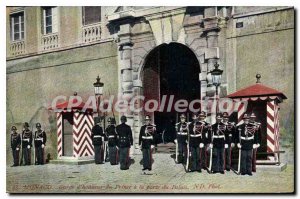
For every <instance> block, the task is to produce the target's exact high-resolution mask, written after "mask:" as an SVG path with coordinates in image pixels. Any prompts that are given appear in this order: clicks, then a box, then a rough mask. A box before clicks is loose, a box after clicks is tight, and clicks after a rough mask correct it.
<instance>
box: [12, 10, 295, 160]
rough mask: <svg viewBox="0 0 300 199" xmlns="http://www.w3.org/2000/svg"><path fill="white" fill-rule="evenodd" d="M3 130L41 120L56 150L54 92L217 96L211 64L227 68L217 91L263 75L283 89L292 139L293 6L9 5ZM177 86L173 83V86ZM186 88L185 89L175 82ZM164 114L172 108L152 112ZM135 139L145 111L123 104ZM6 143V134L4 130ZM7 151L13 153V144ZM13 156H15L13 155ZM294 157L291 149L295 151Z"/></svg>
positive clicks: (285, 138) (287, 139)
mask: <svg viewBox="0 0 300 199" xmlns="http://www.w3.org/2000/svg"><path fill="white" fill-rule="evenodd" d="M6 10H7V28H6V31H7V34H6V35H7V38H6V46H7V54H6V57H7V66H6V74H7V75H6V78H7V80H6V81H7V90H6V91H7V97H6V101H7V112H6V115H7V121H6V125H7V135H9V133H10V126H11V125H12V124H16V125H17V127H18V129H19V130H20V129H21V128H22V126H21V125H22V123H23V122H25V121H28V122H30V123H31V124H34V123H36V122H41V123H42V124H43V128H44V129H45V130H46V132H47V135H48V137H49V142H48V144H47V146H46V150H47V153H50V154H51V157H53V158H55V157H56V155H57V153H56V147H57V146H56V145H57V143H56V139H57V137H56V134H55V132H56V121H55V119H56V118H55V114H54V113H53V112H51V111H49V110H48V109H47V108H48V106H49V104H50V103H51V101H52V99H53V98H54V97H56V96H58V95H67V96H70V95H72V94H73V92H75V91H76V92H78V95H80V96H82V97H87V96H90V95H93V82H94V81H95V78H96V76H97V75H98V74H99V75H100V77H101V81H102V82H104V83H105V86H104V95H109V94H110V95H118V94H120V95H123V96H126V97H133V96H135V95H137V94H143V95H145V97H146V98H149V99H150V98H151V99H158V100H159V99H160V98H161V96H162V95H164V94H170V93H176V95H177V96H175V97H176V98H185V99H187V100H189V101H191V100H193V99H199V98H203V97H205V96H211V97H213V96H214V93H215V87H214V86H213V85H212V81H211V76H210V75H209V74H208V72H209V71H210V70H212V69H213V68H214V64H215V62H218V63H219V65H220V68H221V69H223V70H224V74H223V76H222V85H221V87H220V90H219V91H220V96H221V97H222V96H226V95H227V94H230V93H232V92H234V91H236V90H238V89H240V88H243V87H245V86H248V85H250V84H253V83H254V82H255V75H256V74H257V73H260V74H261V75H262V79H261V81H262V82H263V83H264V84H265V85H268V86H270V87H273V88H275V89H277V90H280V91H282V92H284V93H285V94H286V96H287V98H288V99H287V100H286V101H285V103H283V104H282V106H281V115H280V117H281V119H280V122H281V126H280V127H281V135H282V137H281V141H282V143H287V144H286V145H287V147H291V148H293V135H294V108H295V107H294V97H295V96H294V31H295V29H294V8H293V7H231V6H220V7H133V6H130V7H7V9H6ZM176 91H177V92H176ZM178 91H180V92H178ZM151 114H152V115H153V116H154V117H155V118H156V121H157V118H162V119H161V120H160V121H158V122H162V123H163V122H164V119H163V118H165V117H166V114H163V113H151ZM126 115H127V116H128V124H130V125H131V126H132V129H133V132H134V140H135V148H136V147H137V144H136V143H137V139H138V133H139V128H140V126H141V124H142V123H143V114H142V113H141V114H135V113H133V112H128V113H126ZM7 141H8V142H7V143H9V136H7ZM7 154H10V148H9V144H8V145H7ZM7 157H8V161H7V162H8V164H9V163H10V161H11V159H10V158H11V157H10V155H8V156H7ZM291 159H292V157H291Z"/></svg>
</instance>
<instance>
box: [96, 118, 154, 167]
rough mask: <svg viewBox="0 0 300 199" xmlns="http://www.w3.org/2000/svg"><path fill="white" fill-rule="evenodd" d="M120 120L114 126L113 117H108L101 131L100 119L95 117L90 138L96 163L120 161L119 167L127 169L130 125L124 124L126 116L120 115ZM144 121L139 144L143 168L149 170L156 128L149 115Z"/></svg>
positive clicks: (131, 141) (130, 141) (130, 138)
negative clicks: (105, 125) (106, 125)
mask: <svg viewBox="0 0 300 199" xmlns="http://www.w3.org/2000/svg"><path fill="white" fill-rule="evenodd" d="M120 120H121V124H119V125H117V126H116V121H115V119H114V118H109V119H108V127H107V128H106V129H105V131H103V128H102V127H101V125H100V120H99V119H98V118H97V119H95V126H94V127H93V128H92V134H91V138H92V141H93V145H94V152H95V163H96V164H104V162H105V161H106V159H109V161H110V164H111V165H116V164H118V163H120V169H121V170H127V169H129V166H130V157H129V154H130V147H131V146H132V145H133V138H132V131H131V127H130V126H129V125H127V124H126V121H127V118H126V116H121V118H120ZM145 122H146V124H145V125H144V126H142V127H141V130H140V136H139V145H140V149H141V150H142V153H143V170H149V171H151V170H152V163H151V160H152V152H153V149H154V144H155V135H156V128H155V125H153V124H151V118H150V116H146V118H145ZM107 148H108V149H107ZM107 152H108V157H107V155H106V154H107Z"/></svg>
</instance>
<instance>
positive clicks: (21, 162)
mask: <svg viewBox="0 0 300 199" xmlns="http://www.w3.org/2000/svg"><path fill="white" fill-rule="evenodd" d="M20 150H22V151H21V161H20V166H22V164H23V131H22V134H21V148H20Z"/></svg>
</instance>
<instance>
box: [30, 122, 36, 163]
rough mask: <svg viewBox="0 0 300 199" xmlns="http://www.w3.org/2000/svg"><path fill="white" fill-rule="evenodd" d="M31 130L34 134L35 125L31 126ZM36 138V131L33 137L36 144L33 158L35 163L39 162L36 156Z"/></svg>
mask: <svg viewBox="0 0 300 199" xmlns="http://www.w3.org/2000/svg"><path fill="white" fill-rule="evenodd" d="M31 132H32V134H33V125H32V126H31ZM35 138H36V133H35V132H34V137H33V145H34V154H33V159H34V165H36V163H37V157H36V153H37V151H36V145H35Z"/></svg>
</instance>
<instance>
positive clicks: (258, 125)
mask: <svg viewBox="0 0 300 199" xmlns="http://www.w3.org/2000/svg"><path fill="white" fill-rule="evenodd" d="M255 119H256V116H255V114H254V113H252V114H251V115H250V121H249V123H250V124H253V125H255V126H256V131H255V134H254V136H255V137H256V140H257V143H258V144H257V145H256V146H255V147H256V148H254V149H253V158H252V171H253V172H256V152H257V148H259V147H260V144H259V143H260V142H261V123H259V122H256V121H255Z"/></svg>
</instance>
